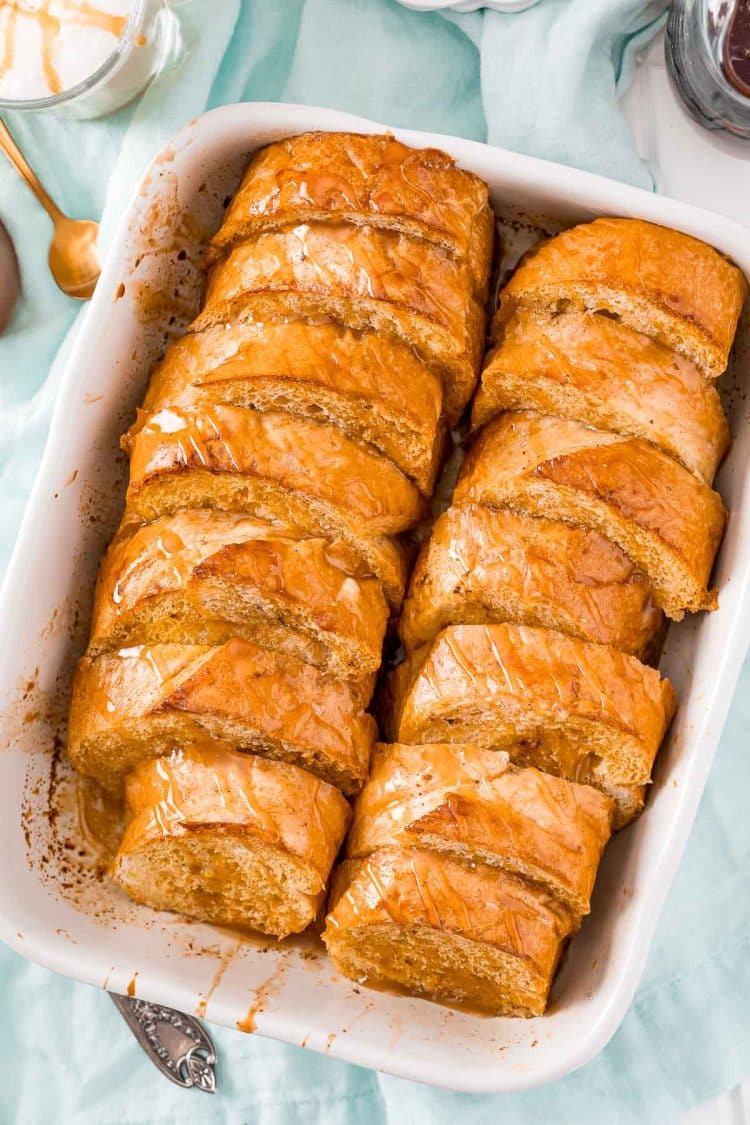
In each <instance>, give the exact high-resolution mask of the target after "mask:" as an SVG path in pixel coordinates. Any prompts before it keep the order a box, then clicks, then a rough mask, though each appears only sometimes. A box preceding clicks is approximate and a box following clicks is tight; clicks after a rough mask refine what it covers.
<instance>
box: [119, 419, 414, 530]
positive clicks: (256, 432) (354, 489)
mask: <svg viewBox="0 0 750 1125" xmlns="http://www.w3.org/2000/svg"><path fill="white" fill-rule="evenodd" d="M193 470H203V471H204V472H206V473H211V474H227V475H234V476H240V477H241V476H248V477H257V478H260V479H264V480H267V481H270V482H273V484H274V485H276V486H277V487H279V488H281V489H287V490H288V491H289V492H290V493H301V494H303V495H305V496H310V497H314V498H315V499H317V500H319V501H321V502H323V503H325V504H327V505H330V506H337V507H341V508H344V509H345V510H347V511H348V512H349V513H350V514H351V518H353V519H356V520H357V522H358V523H359V525H360V527H361V528H362V531H363V533H364V534H367V535H371V536H376V535H391V534H398V532H400V531H405V530H408V529H409V528H410V527H413V526H414V525H415V524H417V523H418V522H419V521H420V520H421V519H422V518H423V516H424V511H425V509H424V502H423V500H422V498H421V496H420V495H419V492H418V490H417V489H416V488H415V487H414V485H413V484H411V482H410V481H408V480H407V479H406V477H405V476H404V475H403V473H401V472H399V470H398V469H396V467H395V466H394V465H392V464H391V463H390V462H389V461H387V460H386V459H385V458H384V457H381V456H379V455H378V454H376V453H374V452H372V451H370V450H368V449H364V448H362V447H361V446H360V445H358V444H357V443H356V442H353V441H351V440H350V439H349V438H347V437H345V436H344V435H343V434H342V433H341V432H340V430H338V429H337V428H336V427H335V426H318V425H316V424H315V423H312V422H307V421H304V420H303V419H300V418H295V417H294V415H291V414H284V413H267V414H258V413H257V412H256V411H254V410H243V409H242V408H241V407H236V406H219V405H216V406H206V407H204V409H203V410H201V411H200V412H196V413H192V412H187V411H182V410H179V409H176V408H175V409H172V408H169V407H165V408H163V409H162V410H160V411H159V412H158V413H156V414H152V415H150V416H149V417H148V418H147V419H146V420H145V421H144V422H143V424H142V426H141V428H140V429H139V430H138V432H137V433H136V434H135V436H134V437H133V442H132V453H131V460H130V487H129V490H128V503H129V504H130V506H131V508H133V510H134V511H136V512H138V501H139V494H140V492H141V490H142V489H143V488H145V487H146V485H147V484H148V483H149V481H150V480H151V479H152V478H153V477H155V476H157V475H159V474H164V473H180V472H183V473H184V472H186V471H193ZM290 503H291V501H290ZM138 514H141V513H140V512H138ZM143 514H144V515H146V514H147V513H145V512H144V513H143ZM148 514H149V515H151V514H152V513H150V512H149V513H148Z"/></svg>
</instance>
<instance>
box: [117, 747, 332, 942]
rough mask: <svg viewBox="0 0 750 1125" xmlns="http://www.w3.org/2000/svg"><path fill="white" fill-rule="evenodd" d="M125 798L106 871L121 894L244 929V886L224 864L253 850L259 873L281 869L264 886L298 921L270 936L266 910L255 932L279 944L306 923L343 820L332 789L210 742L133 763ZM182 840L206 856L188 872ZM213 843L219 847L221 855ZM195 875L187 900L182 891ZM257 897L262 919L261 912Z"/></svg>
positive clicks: (235, 867) (247, 891)
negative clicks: (122, 823)
mask: <svg viewBox="0 0 750 1125" xmlns="http://www.w3.org/2000/svg"><path fill="white" fill-rule="evenodd" d="M126 797H127V804H128V808H129V813H130V821H129V823H128V826H127V829H126V831H125V836H124V837H123V840H122V843H121V845H120V848H119V851H118V853H117V856H116V857H115V860H114V862H113V865H112V872H111V873H112V877H113V879H114V880H115V882H117V883H119V884H120V885H121V886H122V887H123V889H124V890H125V891H126V892H127V893H128V894H130V895H131V896H132V897H133V898H135V899H136V900H137V901H139V902H146V903H148V904H150V905H153V906H155V907H157V909H174V910H182V911H184V912H186V913H189V914H191V915H193V916H195V917H199V918H204V919H206V920H207V921H220V922H234V923H236V924H243V923H244V924H247V921H248V919H247V916H246V915H245V914H244V912H243V910H242V908H241V907H240V903H239V902H238V900H239V899H240V897H241V896H243V897H247V896H250V897H252V896H253V891H254V888H253V887H251V886H243V885H242V883H241V877H240V878H238V876H241V869H239V868H240V865H239V864H236V863H235V864H230V862H226V861H227V860H230V859H235V857H236V854H237V850H236V848H233V849H232V846H233V845H235V846H236V845H239V853H240V855H241V854H242V851H243V850H245V851H246V852H247V853H256V852H257V851H258V850H259V849H260V851H261V855H262V856H263V858H264V859H265V868H266V870H265V872H264V874H265V875H266V877H267V878H268V880H269V881H271V880H272V878H273V874H274V870H275V869H276V868H277V867H283V870H284V876H285V878H284V882H282V880H281V879H278V880H277V883H278V885H277V886H276V887H275V888H274V889H275V890H276V893H277V894H278V895H283V894H284V893H286V894H287V895H288V896H289V899H290V903H289V906H290V909H291V910H293V909H294V907H293V906H292V902H291V900H292V898H294V899H295V900H296V902H295V904H294V905H295V906H296V908H297V910H298V912H299V913H300V914H301V917H299V918H297V919H296V924H293V925H291V926H285V927H284V928H283V930H279V928H278V926H274V924H273V920H272V912H273V910H274V907H275V905H276V904H275V903H274V904H272V903H269V904H268V905H267V910H268V913H269V922H270V925H269V926H268V927H262V928H266V929H267V930H268V931H269V932H271V933H275V934H276V935H277V936H279V937H282V936H285V933H288V932H291V930H301V929H304V927H305V926H306V925H307V924H308V923H309V922H310V921H312V920H313V918H314V917H315V914H316V912H317V908H318V906H319V904H320V902H321V898H322V895H323V893H324V890H325V886H326V882H327V879H328V875H329V872H330V869H331V865H332V863H333V860H334V859H335V856H336V853H337V851H338V849H339V846H340V844H341V841H342V839H343V836H344V833H345V831H346V826H347V824H348V821H349V806H348V804H347V802H346V800H345V799H344V798H343V797H342V796H341V794H340V793H339V791H338V790H337V789H335V788H334V787H333V786H332V785H327V784H326V782H324V781H320V780H319V779H318V778H316V777H313V776H312V774H310V773H307V771H305V770H301V769H298V768H297V767H296V766H293V765H290V764H289V763H286V762H270V761H266V760H265V759H263V758H258V757H255V756H254V755H252V754H250V755H248V754H239V753H237V752H236V751H234V750H230V749H229V748H228V747H226V746H223V745H221V744H219V743H215V742H203V743H199V744H195V745H190V746H186V747H184V748H183V749H180V750H176V751H174V752H173V753H172V754H170V755H169V756H168V757H165V758H160V759H159V760H158V761H154V760H149V761H145V762H142V763H141V764H140V765H139V766H137V767H136V768H135V770H134V771H133V772H132V773H131V774H130V775H129V777H128V779H127V785H126ZM191 843H195V844H197V848H198V851H199V852H202V853H203V855H204V857H206V856H208V860H207V861H206V859H205V858H204V864H205V866H204V867H203V868H202V869H199V870H198V872H197V873H196V871H194V870H192V869H191V865H190V858H191V852H190V851H189V850H188V847H187V846H186V845H188V846H189V844H191ZM222 844H224V845H226V844H228V845H229V848H227V850H226V852H222ZM164 845H167V849H166V850H165V847H164ZM210 845H213V852H212V850H211V849H210ZM230 849H232V850H230ZM149 853H153V862H152V864H151V865H150V866H149ZM212 860H213V863H212V862H211V861H212ZM217 860H218V862H217ZM222 860H225V862H226V866H225V867H224V869H223V870H222V866H223V865H222V862H221V861H222ZM165 867H168V868H170V870H168V871H165ZM144 873H146V874H148V879H146V880H144V879H143V875H144ZM196 874H197V883H198V890H197V893H196V892H195V891H193V890H192V887H191V883H192V881H193V879H195V878H196ZM167 875H168V877H169V879H168V882H167V880H166V879H165V876H167ZM285 883H287V884H288V886H285V885H284V884H285ZM258 897H259V902H258V906H259V908H260V913H261V914H262V912H263V910H264V909H266V907H265V906H264V904H263V899H262V895H260V896H258ZM252 921H253V922H254V923H255V924H256V925H257V924H258V920H257V919H253V920H252Z"/></svg>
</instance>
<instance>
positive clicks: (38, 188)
mask: <svg viewBox="0 0 750 1125" xmlns="http://www.w3.org/2000/svg"><path fill="white" fill-rule="evenodd" d="M0 149H2V151H3V152H4V153H5V155H6V156H7V157H8V160H10V162H11V164H12V165H13V167H14V168H15V169H16V171H17V172H18V173H19V175H21V176H23V178H24V180H25V181H26V183H27V184H28V185H29V187H30V188H31V190H32V191H33V193H34V195H35V196H36V197H37V199H38V200H39V202H40V203H41V205H42V207H43V208H44V210H45V211H46V212H47V214H48V215H49V217H50V218H51V219H52V222H53V223H57V222H58V221H59V220H60V219H64V218H65V216H64V215H63V213H62V211H61V210H60V208H59V207H58V206H57V204H56V203H55V201H54V200H53V199H51V198H50V196H49V194H48V192H46V191H45V189H44V188H43V187H42V185H41V184H40V183H39V180H38V178H37V175H36V172H35V171H34V169H33V168H32V167H31V165H30V164H29V162H28V161H27V159H26V157H25V156H24V155H23V153H22V152H21V150H20V148H19V147H18V145H17V144H16V142H15V141H14V140H13V137H12V136H11V134H10V130H9V129H8V126H7V125H6V124H5V122H4V121H3V120H2V118H0Z"/></svg>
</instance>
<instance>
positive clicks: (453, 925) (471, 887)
mask: <svg viewBox="0 0 750 1125" xmlns="http://www.w3.org/2000/svg"><path fill="white" fill-rule="evenodd" d="M343 867H344V869H343V872H342V873H341V875H339V876H338V879H337V881H338V888H337V889H338V890H339V892H340V893H339V894H338V897H337V899H336V901H335V904H334V905H333V908H332V909H331V911H330V913H329V914H328V917H327V919H326V928H325V931H324V933H323V941H324V942H325V944H326V947H327V949H328V952H329V954H330V955H331V957H332V958H333V961H334V963H335V964H336V966H337V967H338V968H339V969H340V970H341V971H342V972H344V973H345V974H346V975H348V976H354V977H355V979H358V980H360V981H361V982H362V983H365V984H367V983H370V984H374V985H375V986H378V985H380V986H382V985H389V984H390V985H396V986H400V987H402V988H405V989H406V990H407V991H411V992H414V993H415V994H416V995H423V996H426V997H427V998H428V999H434V1000H438V1001H441V1002H447V1003H451V1004H457V1005H466V1006H469V1007H476V1008H478V1009H481V1010H484V1011H485V1012H490V1013H491V1014H493V1015H501V1014H508V1015H541V1014H542V1012H543V1011H544V1008H545V1005H546V999H547V994H548V991H549V986H550V983H551V981H552V977H553V975H554V972H555V969H556V967H557V964H558V961H559V958H560V954H561V950H562V946H563V943H564V941H565V939H566V938H567V937H568V936H569V935H570V933H571V932H572V930H573V928H574V924H573V922H572V920H571V918H570V916H569V915H568V914H567V912H566V911H565V910H564V909H561V908H560V907H559V906H558V905H557V904H556V903H555V902H554V900H553V899H552V898H551V897H550V896H548V895H546V894H545V893H544V892H542V891H540V890H538V889H536V888H532V887H529V886H527V885H525V884H524V883H523V882H522V881H521V880H518V879H514V878H512V877H511V876H508V875H506V874H505V873H504V872H503V871H500V870H499V869H498V868H496V867H489V866H488V865H486V864H477V866H476V867H475V868H473V869H471V868H469V867H468V866H466V865H464V864H462V863H460V862H458V861H457V860H455V859H453V858H452V857H450V856H447V855H437V854H436V853H434V852H427V851H424V850H419V849H407V848H387V849H382V850H381V851H378V852H376V853H375V854H374V855H372V856H369V857H368V858H367V859H365V860H362V861H360V862H357V861H350V862H349V863H347V864H345V865H343ZM342 884H343V886H342ZM431 937H432V938H434V939H436V940H431ZM403 947H406V953H407V957H406V958H399V956H398V954H399V951H400V950H401V949H402V948H403ZM409 954H410V955H411V956H408V955H409ZM420 961H421V962H422V964H420ZM363 977H364V980H363V979H362V978H363Z"/></svg>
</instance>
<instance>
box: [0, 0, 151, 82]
mask: <svg viewBox="0 0 750 1125" xmlns="http://www.w3.org/2000/svg"><path fill="white" fill-rule="evenodd" d="M133 2H134V0H0V98H8V99H14V100H18V101H22V100H25V99H29V100H32V99H35V98H48V97H53V96H54V95H56V94H61V93H63V92H64V91H65V90H70V89H72V87H74V86H77V85H78V84H79V83H80V82H83V81H85V79H87V78H89V77H90V76H91V75H92V74H94V73H95V72H96V71H97V70H98V69H99V67H100V66H101V65H102V64H103V63H104V62H105V61H106V60H107V59H108V58H109V56H110V55H111V54H112V52H113V51H114V50H115V49H116V48H117V44H118V42H119V41H120V39H121V37H122V35H123V34H124V32H125V28H126V27H127V24H128V19H129V16H130V13H131V11H132V9H133Z"/></svg>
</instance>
